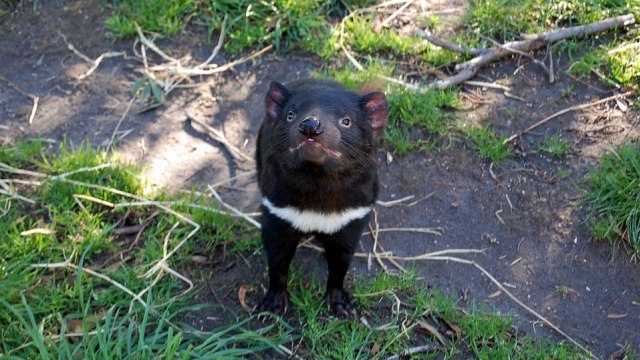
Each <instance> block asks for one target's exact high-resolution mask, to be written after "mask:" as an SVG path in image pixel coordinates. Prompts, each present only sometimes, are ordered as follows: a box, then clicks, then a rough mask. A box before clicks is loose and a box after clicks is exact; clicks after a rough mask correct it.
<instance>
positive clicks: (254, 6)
mask: <svg viewBox="0 0 640 360" xmlns="http://www.w3.org/2000/svg"><path fill="white" fill-rule="evenodd" d="M370 2H371V1H369V0H323V1H315V0H303V1H296V0H271V1H255V0H240V1H236V0H223V1H218V0H215V1H214V0H188V1H183V0H164V1H155V0H118V1H113V13H114V14H113V15H112V16H111V17H110V18H109V19H108V20H107V24H106V25H107V28H109V30H111V32H112V33H113V34H114V35H115V36H117V37H120V38H122V37H128V36H132V35H135V34H136V30H135V24H136V23H137V24H139V25H140V26H141V28H142V29H144V30H146V31H151V32H160V33H162V34H166V35H172V34H175V33H177V32H178V31H181V30H182V29H184V27H185V26H186V25H187V24H188V23H189V22H192V23H194V24H196V25H202V26H204V27H206V28H207V30H208V31H209V33H210V34H212V33H213V32H214V31H220V30H221V28H222V22H223V19H224V18H225V17H226V18H227V24H226V34H227V38H228V41H227V42H226V43H225V50H226V51H227V52H230V53H238V52H240V51H243V50H246V49H255V48H258V47H261V46H266V45H268V44H273V45H274V46H275V47H276V48H277V49H283V50H290V49H298V50H308V51H313V52H316V53H318V52H320V51H321V49H322V48H323V45H322V44H323V43H324V40H325V39H326V38H327V37H328V34H329V29H330V25H329V23H328V22H327V18H326V16H327V15H328V14H338V15H344V14H345V12H346V9H347V8H350V7H356V6H363V5H365V4H367V3H370Z"/></svg>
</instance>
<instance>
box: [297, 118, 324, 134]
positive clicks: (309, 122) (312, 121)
mask: <svg viewBox="0 0 640 360" xmlns="http://www.w3.org/2000/svg"><path fill="white" fill-rule="evenodd" d="M298 131H300V132H301V133H302V134H304V135H306V136H308V137H313V136H316V135H320V134H322V132H323V131H324V129H323V128H322V124H321V123H320V120H318V119H317V118H315V117H308V118H306V119H304V120H302V122H301V123H300V126H299V127H298Z"/></svg>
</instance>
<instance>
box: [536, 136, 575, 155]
mask: <svg viewBox="0 0 640 360" xmlns="http://www.w3.org/2000/svg"><path fill="white" fill-rule="evenodd" d="M538 151H541V152H545V153H547V154H550V155H553V156H556V157H561V156H564V155H566V154H568V153H569V152H570V151H571V142H570V141H569V140H565V139H563V138H561V137H560V135H559V134H555V135H553V136H552V137H550V138H549V139H547V141H546V142H545V143H544V144H538Z"/></svg>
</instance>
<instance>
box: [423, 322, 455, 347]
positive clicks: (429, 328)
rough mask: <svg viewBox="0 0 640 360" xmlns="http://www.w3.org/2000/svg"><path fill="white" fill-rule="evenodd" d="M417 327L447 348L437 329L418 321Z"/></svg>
mask: <svg viewBox="0 0 640 360" xmlns="http://www.w3.org/2000/svg"><path fill="white" fill-rule="evenodd" d="M418 325H420V327H421V328H422V329H424V330H427V331H428V332H430V333H431V334H432V335H433V336H435V337H436V339H438V341H439V342H440V343H441V344H442V345H445V346H448V344H447V340H445V338H444V336H442V334H440V332H439V331H438V329H436V328H435V327H434V326H432V325H431V324H429V323H427V322H425V321H422V320H418Z"/></svg>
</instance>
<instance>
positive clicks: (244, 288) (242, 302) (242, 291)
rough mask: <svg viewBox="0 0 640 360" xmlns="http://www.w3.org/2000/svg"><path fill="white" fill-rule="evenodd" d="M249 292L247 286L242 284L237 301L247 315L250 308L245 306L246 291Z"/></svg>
mask: <svg viewBox="0 0 640 360" xmlns="http://www.w3.org/2000/svg"><path fill="white" fill-rule="evenodd" d="M248 290H249V284H242V286H240V290H238V300H240V306H242V309H243V310H244V311H246V312H247V313H251V308H250V307H249V305H247V301H246V298H247V291H248Z"/></svg>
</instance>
